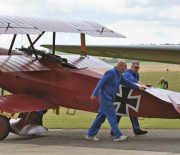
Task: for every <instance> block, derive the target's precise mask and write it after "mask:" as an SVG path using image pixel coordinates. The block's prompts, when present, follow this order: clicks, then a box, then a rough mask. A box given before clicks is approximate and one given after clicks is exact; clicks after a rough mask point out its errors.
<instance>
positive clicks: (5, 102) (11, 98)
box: [0, 94, 57, 114]
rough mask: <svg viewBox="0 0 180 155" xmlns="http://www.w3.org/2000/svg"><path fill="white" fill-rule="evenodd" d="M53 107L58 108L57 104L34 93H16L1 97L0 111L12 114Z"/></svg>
mask: <svg viewBox="0 0 180 155" xmlns="http://www.w3.org/2000/svg"><path fill="white" fill-rule="evenodd" d="M52 108H57V106H56V105H54V104H53V103H50V102H48V101H47V100H45V99H43V98H40V97H37V96H33V95H28V94H15V95H6V96H1V97H0V111H1V112H6V113H10V114H13V113H21V112H30V111H37V110H43V109H52Z"/></svg>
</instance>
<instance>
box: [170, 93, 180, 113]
mask: <svg viewBox="0 0 180 155" xmlns="http://www.w3.org/2000/svg"><path fill="white" fill-rule="evenodd" d="M168 97H169V99H170V100H171V102H172V103H173V106H174V108H175V109H176V111H177V112H178V113H179V114H180V104H178V103H176V102H175V101H174V100H173V99H172V98H171V97H170V96H168Z"/></svg>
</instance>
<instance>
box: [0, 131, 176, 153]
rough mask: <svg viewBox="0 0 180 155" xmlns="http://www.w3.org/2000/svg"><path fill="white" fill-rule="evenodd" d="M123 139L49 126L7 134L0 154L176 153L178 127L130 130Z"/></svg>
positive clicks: (100, 133) (0, 145)
mask: <svg viewBox="0 0 180 155" xmlns="http://www.w3.org/2000/svg"><path fill="white" fill-rule="evenodd" d="M122 132H123V134H125V135H129V139H128V140H127V141H125V142H114V141H113V138H112V137H111V136H109V130H107V129H101V130H100V132H99V134H98V136H99V137H100V138H101V141H99V142H93V141H90V140H86V139H85V138H84V137H85V133H86V130H84V129H51V130H49V131H48V132H47V133H44V134H42V135H38V136H26V137H24V136H18V135H15V134H12V133H10V134H9V135H8V137H7V138H6V139H5V140H3V141H0V143H1V144H0V155H1V154H2V155H26V154H27V155H29V154H31V155H49V154H53V155H56V154H58V155H92V154H93V155H119V154H123V155H130V154H133V155H141V154H143V155H150V154H153V155H175V154H180V145H179V144H180V130H148V134H147V135H144V136H134V134H133V133H132V130H122Z"/></svg>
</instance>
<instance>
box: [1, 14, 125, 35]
mask: <svg viewBox="0 0 180 155" xmlns="http://www.w3.org/2000/svg"><path fill="white" fill-rule="evenodd" d="M42 32H70V33H84V34H88V35H91V36H94V37H118V38H125V36H124V35H121V34H119V33H117V32H114V31H112V30H110V29H108V28H106V27H105V26H103V25H100V24H98V23H95V22H92V21H80V20H63V19H60V18H42V17H41V18H38V17H18V16H0V34H41V33H42Z"/></svg>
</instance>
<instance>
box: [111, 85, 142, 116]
mask: <svg viewBox="0 0 180 155" xmlns="http://www.w3.org/2000/svg"><path fill="white" fill-rule="evenodd" d="M119 92H120V93H117V95H116V98H115V101H114V105H116V106H117V107H116V113H117V115H129V110H128V109H129V108H131V109H133V110H135V111H136V112H138V109H139V103H140V98H141V96H140V95H138V96H131V94H132V92H133V90H132V89H130V88H127V87H124V86H121V85H120V86H119Z"/></svg>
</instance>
